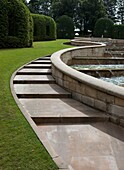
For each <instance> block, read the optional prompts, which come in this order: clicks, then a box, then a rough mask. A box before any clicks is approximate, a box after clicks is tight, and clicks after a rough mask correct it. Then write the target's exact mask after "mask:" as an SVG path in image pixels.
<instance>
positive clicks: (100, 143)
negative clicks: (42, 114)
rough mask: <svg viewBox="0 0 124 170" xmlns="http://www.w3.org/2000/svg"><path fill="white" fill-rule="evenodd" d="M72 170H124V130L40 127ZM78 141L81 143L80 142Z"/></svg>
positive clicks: (105, 126)
mask: <svg viewBox="0 0 124 170" xmlns="http://www.w3.org/2000/svg"><path fill="white" fill-rule="evenodd" d="M38 128H39V131H40V132H41V137H42V138H46V140H47V141H48V142H49V143H50V144H51V146H52V147H53V148H54V150H55V151H56V153H59V155H60V157H62V159H63V160H64V161H65V162H66V163H67V164H68V165H69V167H70V169H71V170H123V168H124V166H123V160H124V142H123V141H124V129H123V128H122V127H118V126H117V125H114V124H112V123H110V122H109V123H104V122H102V123H92V124H91V123H90V124H83V125H64V126H63V125H54V126H38ZM77 139H78V140H77Z"/></svg>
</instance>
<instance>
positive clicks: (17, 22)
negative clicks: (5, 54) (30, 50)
mask: <svg viewBox="0 0 124 170" xmlns="http://www.w3.org/2000/svg"><path fill="white" fill-rule="evenodd" d="M32 34H33V31H32V19H31V15H30V12H29V10H28V9H27V7H26V6H25V5H24V3H23V2H22V1H21V0H11V1H9V0H2V1H0V48H17V47H30V46H32V42H33V39H32Z"/></svg>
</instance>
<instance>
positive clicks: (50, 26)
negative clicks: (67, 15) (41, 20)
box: [45, 16, 56, 40]
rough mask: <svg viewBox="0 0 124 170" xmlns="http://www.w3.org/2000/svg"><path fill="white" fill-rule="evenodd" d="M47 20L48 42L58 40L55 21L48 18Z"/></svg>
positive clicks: (46, 17)
mask: <svg viewBox="0 0 124 170" xmlns="http://www.w3.org/2000/svg"><path fill="white" fill-rule="evenodd" d="M45 20H46V40H55V39H56V23H55V21H54V20H53V19H52V18H51V17H48V16H45Z"/></svg>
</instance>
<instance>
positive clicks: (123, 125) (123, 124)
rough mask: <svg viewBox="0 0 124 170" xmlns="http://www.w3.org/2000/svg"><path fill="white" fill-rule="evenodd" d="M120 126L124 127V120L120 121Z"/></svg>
mask: <svg viewBox="0 0 124 170" xmlns="http://www.w3.org/2000/svg"><path fill="white" fill-rule="evenodd" d="M120 126H122V127H124V119H120Z"/></svg>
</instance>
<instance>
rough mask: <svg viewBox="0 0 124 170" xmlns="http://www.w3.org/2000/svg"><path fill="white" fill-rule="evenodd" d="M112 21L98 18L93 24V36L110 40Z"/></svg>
mask: <svg viewBox="0 0 124 170" xmlns="http://www.w3.org/2000/svg"><path fill="white" fill-rule="evenodd" d="M113 25H114V23H113V21H112V20H111V19H109V18H100V19H98V21H97V22H96V24H95V28H94V36H95V37H101V36H103V37H107V38H111V37H112V33H113Z"/></svg>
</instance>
